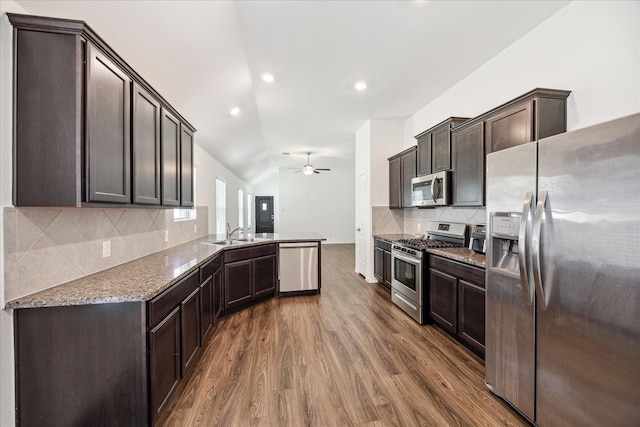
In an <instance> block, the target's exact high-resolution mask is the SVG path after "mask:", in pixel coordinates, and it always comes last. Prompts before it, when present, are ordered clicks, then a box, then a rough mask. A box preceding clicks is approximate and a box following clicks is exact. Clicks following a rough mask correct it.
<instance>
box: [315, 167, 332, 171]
mask: <svg viewBox="0 0 640 427" xmlns="http://www.w3.org/2000/svg"><path fill="white" fill-rule="evenodd" d="M315 170H317V171H330V170H331V169H322V168H315Z"/></svg>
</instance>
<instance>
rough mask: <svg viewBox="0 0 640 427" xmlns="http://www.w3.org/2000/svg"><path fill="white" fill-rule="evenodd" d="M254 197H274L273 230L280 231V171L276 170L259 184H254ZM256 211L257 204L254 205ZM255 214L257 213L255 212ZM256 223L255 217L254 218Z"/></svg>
mask: <svg viewBox="0 0 640 427" xmlns="http://www.w3.org/2000/svg"><path fill="white" fill-rule="evenodd" d="M253 191H254V194H253V197H254V203H255V196H272V197H273V232H274V233H279V232H280V177H279V174H278V172H274V173H273V174H272V175H269V176H268V177H266V178H265V179H264V180H262V181H260V182H259V183H258V184H255V185H254V186H253ZM254 212H255V206H254ZM254 215H255V214H254ZM254 223H255V219H254Z"/></svg>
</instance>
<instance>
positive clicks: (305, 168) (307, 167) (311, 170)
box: [289, 153, 331, 175]
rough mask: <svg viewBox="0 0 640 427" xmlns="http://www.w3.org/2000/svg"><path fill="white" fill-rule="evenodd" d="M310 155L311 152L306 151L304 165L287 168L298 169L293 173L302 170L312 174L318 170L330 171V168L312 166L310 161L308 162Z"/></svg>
mask: <svg viewBox="0 0 640 427" xmlns="http://www.w3.org/2000/svg"><path fill="white" fill-rule="evenodd" d="M310 155H311V153H307V164H306V165H304V166H303V167H302V169H299V168H289V169H298V170H296V171H295V172H294V173H298V172H302V173H303V174H305V175H312V174H314V173H320V171H330V170H331V169H324V168H314V167H313V165H312V164H311V162H309V156H310Z"/></svg>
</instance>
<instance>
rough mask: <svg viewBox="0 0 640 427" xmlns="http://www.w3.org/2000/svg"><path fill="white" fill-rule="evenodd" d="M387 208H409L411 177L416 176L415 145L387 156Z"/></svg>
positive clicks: (410, 203) (410, 205)
mask: <svg viewBox="0 0 640 427" xmlns="http://www.w3.org/2000/svg"><path fill="white" fill-rule="evenodd" d="M388 160H389V208H391V209H399V208H409V207H412V206H413V204H412V201H411V178H415V176H416V147H415V146H413V147H411V148H409V149H407V150H404V151H403V152H401V153H398V154H396V155H395V156H393V157H389V159H388Z"/></svg>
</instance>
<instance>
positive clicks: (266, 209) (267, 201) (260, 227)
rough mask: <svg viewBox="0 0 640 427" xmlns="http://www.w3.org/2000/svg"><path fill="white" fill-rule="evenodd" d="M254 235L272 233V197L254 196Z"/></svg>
mask: <svg viewBox="0 0 640 427" xmlns="http://www.w3.org/2000/svg"><path fill="white" fill-rule="evenodd" d="M255 206H256V233H273V196H256V205H255Z"/></svg>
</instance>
